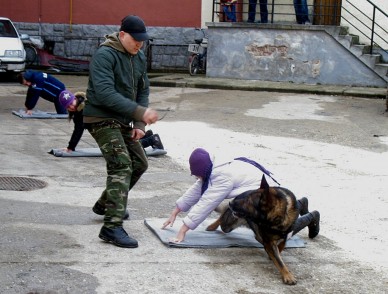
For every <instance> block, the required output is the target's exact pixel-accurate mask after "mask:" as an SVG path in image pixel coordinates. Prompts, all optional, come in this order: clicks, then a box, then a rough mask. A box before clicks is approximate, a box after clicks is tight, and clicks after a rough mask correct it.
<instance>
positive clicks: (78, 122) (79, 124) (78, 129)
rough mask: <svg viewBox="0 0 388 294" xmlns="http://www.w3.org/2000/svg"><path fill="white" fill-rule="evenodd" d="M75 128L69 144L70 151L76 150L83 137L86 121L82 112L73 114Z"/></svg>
mask: <svg viewBox="0 0 388 294" xmlns="http://www.w3.org/2000/svg"><path fill="white" fill-rule="evenodd" d="M73 122H74V130H73V134H72V135H71V138H70V141H69V145H68V146H67V149H68V151H74V150H75V148H76V147H77V145H78V143H79V141H80V140H81V137H82V135H83V133H84V123H83V115H82V112H76V113H75V114H74V116H73Z"/></svg>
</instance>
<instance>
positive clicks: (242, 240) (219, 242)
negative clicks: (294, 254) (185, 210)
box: [144, 218, 305, 248]
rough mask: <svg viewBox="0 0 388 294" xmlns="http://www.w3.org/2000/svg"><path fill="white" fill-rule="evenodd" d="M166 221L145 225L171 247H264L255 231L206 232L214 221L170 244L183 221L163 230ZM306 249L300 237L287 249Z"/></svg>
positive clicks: (155, 221) (293, 240) (241, 228)
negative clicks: (183, 238)
mask: <svg viewBox="0 0 388 294" xmlns="http://www.w3.org/2000/svg"><path fill="white" fill-rule="evenodd" d="M165 221H166V219H160V218H151V219H145V220H144V224H145V225H146V226H147V227H148V228H149V229H150V230H151V231H152V232H153V233H154V234H155V235H156V236H157V237H158V238H159V239H160V241H162V243H163V244H164V245H166V246H169V247H187V248H227V247H256V248H263V245H262V244H260V243H259V242H257V241H256V239H255V237H254V234H253V231H252V230H250V229H248V228H245V227H240V228H237V229H235V230H234V231H232V232H230V233H228V234H225V233H223V232H222V231H221V229H220V228H218V229H217V230H216V231H214V232H208V231H206V227H207V226H208V225H209V224H211V223H212V222H213V221H215V220H214V219H213V220H210V219H209V220H205V221H204V222H203V223H202V224H201V225H199V226H198V227H197V228H196V229H195V230H193V231H190V232H188V233H187V234H186V238H185V240H184V241H183V242H181V243H174V242H170V241H169V239H170V238H174V237H175V236H176V235H177V233H178V230H179V229H180V226H181V224H182V222H181V220H179V219H176V221H175V223H174V226H173V227H170V226H168V227H166V228H165V229H164V230H162V229H161V227H162V225H163V223H164V222H165ZM301 247H305V243H304V241H303V240H302V239H300V238H299V237H298V236H293V237H292V238H291V239H290V240H288V241H287V244H286V248H301Z"/></svg>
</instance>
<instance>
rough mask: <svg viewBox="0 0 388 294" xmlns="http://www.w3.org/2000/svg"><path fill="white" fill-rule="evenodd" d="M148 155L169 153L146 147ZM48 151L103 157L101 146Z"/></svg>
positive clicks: (64, 155) (78, 155)
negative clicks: (67, 150) (70, 150)
mask: <svg viewBox="0 0 388 294" xmlns="http://www.w3.org/2000/svg"><path fill="white" fill-rule="evenodd" d="M145 152H146V154H147V156H159V155H164V154H167V151H166V150H162V149H153V148H146V149H145ZM48 153H50V154H52V155H54V156H56V157H102V154H101V150H100V148H79V149H76V150H75V151H72V152H66V151H64V150H63V149H62V148H61V149H51V150H50V151H49V152H48Z"/></svg>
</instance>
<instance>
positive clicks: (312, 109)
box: [245, 96, 345, 122]
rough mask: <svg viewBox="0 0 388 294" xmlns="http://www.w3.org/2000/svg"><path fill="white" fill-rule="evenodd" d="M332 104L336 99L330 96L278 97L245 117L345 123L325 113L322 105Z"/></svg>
mask: <svg viewBox="0 0 388 294" xmlns="http://www.w3.org/2000/svg"><path fill="white" fill-rule="evenodd" d="M332 102H336V99H335V98H334V97H331V96H319V98H316V97H314V98H312V97H306V96H303V97H301V96H280V97H279V100H278V101H276V102H270V103H268V104H265V105H263V107H262V108H260V109H249V110H248V111H247V112H246V113H245V115H247V116H254V117H262V118H270V119H280V120H296V119H299V120H320V121H329V122H343V121H345V119H344V118H343V117H342V116H334V115H332V114H330V113H327V112H325V108H324V106H323V103H332Z"/></svg>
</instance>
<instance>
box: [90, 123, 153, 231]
mask: <svg viewBox="0 0 388 294" xmlns="http://www.w3.org/2000/svg"><path fill="white" fill-rule="evenodd" d="M88 130H89V133H90V134H91V135H92V136H93V138H94V139H95V140H96V142H97V144H98V146H99V147H100V150H101V152H102V155H103V156H104V158H105V161H106V169H107V180H106V188H105V190H104V191H103V192H102V194H101V197H100V198H99V199H98V202H99V203H100V204H101V205H102V206H105V207H106V212H105V217H104V226H106V227H109V228H113V227H118V226H122V224H123V217H124V214H125V210H126V208H127V202H128V192H129V191H130V190H131V189H132V187H133V186H134V185H135V184H136V182H137V181H138V180H139V179H140V177H141V176H142V174H143V173H144V172H145V171H146V170H147V168H148V160H147V156H146V154H145V152H144V149H143V147H142V146H141V144H140V142H139V141H134V140H132V139H131V130H132V128H131V127H129V126H124V125H122V124H120V123H118V122H117V121H115V120H108V121H104V122H101V123H94V124H90V125H89V126H88Z"/></svg>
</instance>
